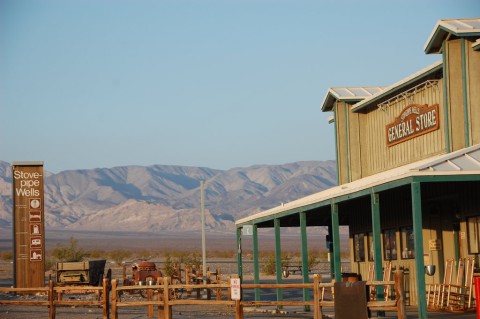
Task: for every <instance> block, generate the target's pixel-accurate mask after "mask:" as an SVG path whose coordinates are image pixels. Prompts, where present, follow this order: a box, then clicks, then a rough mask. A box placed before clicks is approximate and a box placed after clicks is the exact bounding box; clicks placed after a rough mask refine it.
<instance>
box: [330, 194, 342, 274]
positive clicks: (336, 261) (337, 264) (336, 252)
mask: <svg viewBox="0 0 480 319" xmlns="http://www.w3.org/2000/svg"><path fill="white" fill-rule="evenodd" d="M338 220H339V218H338V204H336V203H335V202H333V201H332V233H333V234H332V235H333V236H332V237H333V238H332V240H333V267H334V273H335V280H336V281H337V282H341V281H342V268H341V267H342V264H341V255H340V225H339V221H338Z"/></svg>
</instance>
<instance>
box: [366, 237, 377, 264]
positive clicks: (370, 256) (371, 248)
mask: <svg viewBox="0 0 480 319" xmlns="http://www.w3.org/2000/svg"><path fill="white" fill-rule="evenodd" d="M367 244H368V261H373V260H374V258H373V256H374V248H375V247H374V246H373V233H372V232H369V233H368V234H367Z"/></svg>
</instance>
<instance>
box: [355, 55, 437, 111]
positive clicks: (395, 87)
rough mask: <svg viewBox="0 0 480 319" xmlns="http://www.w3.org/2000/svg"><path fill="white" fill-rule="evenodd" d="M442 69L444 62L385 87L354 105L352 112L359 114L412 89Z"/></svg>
mask: <svg viewBox="0 0 480 319" xmlns="http://www.w3.org/2000/svg"><path fill="white" fill-rule="evenodd" d="M442 67H443V61H442V60H440V61H438V62H435V63H434V64H432V65H430V66H428V67H426V68H424V69H422V70H420V71H418V72H416V73H414V74H412V75H410V76H408V77H406V78H404V79H403V80H400V81H398V82H397V83H394V84H392V85H390V86H388V87H385V88H384V89H383V90H382V91H380V92H378V93H377V94H374V95H372V96H370V97H368V98H365V99H364V100H362V101H360V102H358V103H356V104H354V105H353V106H352V109H351V110H352V112H357V111H359V110H361V109H363V108H364V107H366V106H368V105H370V104H372V103H374V102H377V103H378V102H379V100H382V99H386V98H387V97H388V96H392V95H394V94H395V93H396V92H397V91H400V90H405V89H406V88H408V87H412V86H414V85H415V84H418V83H420V82H421V81H423V80H425V79H426V78H428V77H429V76H430V75H432V74H433V73H435V72H437V71H439V70H441V69H442Z"/></svg>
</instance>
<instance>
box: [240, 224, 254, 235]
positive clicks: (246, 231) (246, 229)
mask: <svg viewBox="0 0 480 319" xmlns="http://www.w3.org/2000/svg"><path fill="white" fill-rule="evenodd" d="M242 235H244V236H252V235H253V225H244V226H243V227H242Z"/></svg>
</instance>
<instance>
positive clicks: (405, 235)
mask: <svg viewBox="0 0 480 319" xmlns="http://www.w3.org/2000/svg"><path fill="white" fill-rule="evenodd" d="M400 238H401V241H402V242H401V244H402V259H412V258H415V242H414V239H415V236H414V235H413V227H411V226H410V227H403V228H400Z"/></svg>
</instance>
